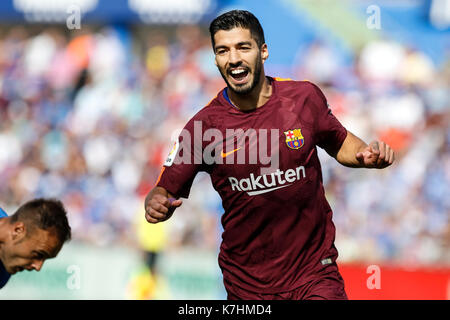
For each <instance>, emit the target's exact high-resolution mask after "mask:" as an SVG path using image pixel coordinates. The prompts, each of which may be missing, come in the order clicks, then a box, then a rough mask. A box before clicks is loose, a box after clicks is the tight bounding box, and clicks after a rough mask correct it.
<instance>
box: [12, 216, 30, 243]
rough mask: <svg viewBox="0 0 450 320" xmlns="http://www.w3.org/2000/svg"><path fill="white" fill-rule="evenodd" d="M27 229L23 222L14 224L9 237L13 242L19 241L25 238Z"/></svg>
mask: <svg viewBox="0 0 450 320" xmlns="http://www.w3.org/2000/svg"><path fill="white" fill-rule="evenodd" d="M26 233H27V229H26V227H25V224H24V223H23V222H20V221H18V222H15V223H14V224H13V227H12V232H11V237H12V239H13V240H21V239H23V238H24V237H25V235H26Z"/></svg>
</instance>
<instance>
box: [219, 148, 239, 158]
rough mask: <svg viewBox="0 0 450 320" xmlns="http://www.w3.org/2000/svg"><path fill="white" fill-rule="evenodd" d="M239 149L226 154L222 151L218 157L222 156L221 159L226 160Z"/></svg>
mask: <svg viewBox="0 0 450 320" xmlns="http://www.w3.org/2000/svg"><path fill="white" fill-rule="evenodd" d="M239 149H240V148H237V149H234V150H233V151H230V152H227V153H224V152H223V150H222V153H221V154H220V155H221V156H222V158H226V157H228V156H229V155H230V154H232V153H234V152H236V151H238V150H239Z"/></svg>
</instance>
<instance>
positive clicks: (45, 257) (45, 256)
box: [33, 250, 52, 259]
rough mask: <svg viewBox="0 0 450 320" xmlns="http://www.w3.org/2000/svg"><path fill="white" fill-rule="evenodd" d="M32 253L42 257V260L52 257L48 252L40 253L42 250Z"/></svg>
mask: <svg viewBox="0 0 450 320" xmlns="http://www.w3.org/2000/svg"><path fill="white" fill-rule="evenodd" d="M33 253H37V254H40V255H42V256H43V258H44V259H48V258H51V257H52V256H51V255H50V254H49V253H48V252H46V251H42V250H39V251H36V250H33Z"/></svg>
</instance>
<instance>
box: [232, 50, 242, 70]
mask: <svg viewBox="0 0 450 320" xmlns="http://www.w3.org/2000/svg"><path fill="white" fill-rule="evenodd" d="M229 62H230V65H232V66H238V65H239V64H240V63H241V55H240V54H239V51H238V50H236V49H234V48H233V49H231V50H230V61H229Z"/></svg>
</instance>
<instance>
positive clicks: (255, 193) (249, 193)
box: [247, 184, 292, 196]
mask: <svg viewBox="0 0 450 320" xmlns="http://www.w3.org/2000/svg"><path fill="white" fill-rule="evenodd" d="M290 185H292V184H288V185H285V186H280V187H275V188H270V189H264V190H258V191H250V192H247V194H248V195H249V196H257V195H258V194H263V193H267V192H271V191H275V190H277V189H281V188H286V187H289V186H290Z"/></svg>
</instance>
